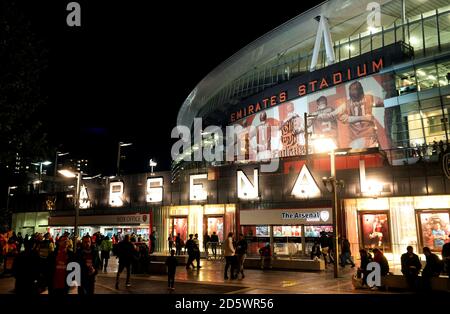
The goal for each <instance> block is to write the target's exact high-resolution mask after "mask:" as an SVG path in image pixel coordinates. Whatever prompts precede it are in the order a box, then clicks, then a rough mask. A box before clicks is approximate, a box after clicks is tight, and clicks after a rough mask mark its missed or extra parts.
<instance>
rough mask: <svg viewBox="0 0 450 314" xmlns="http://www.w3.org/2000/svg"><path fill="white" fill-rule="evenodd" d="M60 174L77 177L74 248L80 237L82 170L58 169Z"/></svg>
mask: <svg viewBox="0 0 450 314" xmlns="http://www.w3.org/2000/svg"><path fill="white" fill-rule="evenodd" d="M58 172H59V173H60V174H62V175H63V176H65V177H66V178H77V190H76V195H75V222H74V226H73V229H74V230H73V233H74V236H75V245H74V249H75V247H76V240H77V238H78V220H79V215H80V200H79V198H80V185H81V172H72V171H70V170H65V169H63V170H59V171H58Z"/></svg>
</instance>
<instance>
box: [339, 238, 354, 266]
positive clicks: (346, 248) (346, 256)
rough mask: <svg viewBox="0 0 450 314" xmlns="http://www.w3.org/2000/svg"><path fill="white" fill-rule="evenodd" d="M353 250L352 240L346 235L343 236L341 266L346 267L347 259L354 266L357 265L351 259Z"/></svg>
mask: <svg viewBox="0 0 450 314" xmlns="http://www.w3.org/2000/svg"><path fill="white" fill-rule="evenodd" d="M351 256H352V252H351V251H350V241H348V239H347V238H346V237H342V252H341V266H342V267H345V264H346V263H347V261H349V262H350V264H351V265H352V268H353V267H355V263H353V260H352V259H351Z"/></svg>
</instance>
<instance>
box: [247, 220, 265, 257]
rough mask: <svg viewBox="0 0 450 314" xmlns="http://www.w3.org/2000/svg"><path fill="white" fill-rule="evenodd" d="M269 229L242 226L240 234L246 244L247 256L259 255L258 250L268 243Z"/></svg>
mask: <svg viewBox="0 0 450 314" xmlns="http://www.w3.org/2000/svg"><path fill="white" fill-rule="evenodd" d="M269 228H270V226H267V225H258V226H242V234H243V235H244V237H245V239H246V240H247V243H248V249H247V254H248V255H259V253H258V251H259V249H260V248H262V247H264V246H266V244H267V243H270V229H269Z"/></svg>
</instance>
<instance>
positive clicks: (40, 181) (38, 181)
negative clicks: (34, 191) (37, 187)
mask: <svg viewBox="0 0 450 314" xmlns="http://www.w3.org/2000/svg"><path fill="white" fill-rule="evenodd" d="M40 183H42V180H34V181H33V184H40Z"/></svg>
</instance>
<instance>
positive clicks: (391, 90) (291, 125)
mask: <svg viewBox="0 0 450 314" xmlns="http://www.w3.org/2000/svg"><path fill="white" fill-rule="evenodd" d="M449 80H450V6H449V3H448V1H445V0H442V1H441V0H431V1H424V0H404V1H402V0H391V1H390V0H387V1H376V2H374V1H352V0H334V1H326V2H324V3H322V4H321V5H318V6H316V7H314V8H313V9H311V10H309V11H307V12H305V13H302V14H300V15H298V16H297V17H295V18H293V19H292V20H290V21H288V22H286V23H284V24H283V25H280V26H279V27H277V28H276V29H274V30H272V31H271V32H269V33H267V34H265V35H264V36H262V37H260V38H259V39H257V40H255V41H254V42H252V43H250V44H249V45H247V46H246V47H244V48H242V49H241V50H240V51H238V52H237V53H235V54H234V55H232V56H231V57H230V58H228V59H227V60H226V61H225V62H223V63H222V64H220V65H218V66H217V67H216V68H215V69H214V70H213V71H212V72H211V73H209V74H208V75H207V76H206V77H205V78H204V79H203V80H202V81H201V82H199V83H198V85H197V86H196V87H195V89H194V90H193V91H192V92H191V93H190V95H189V97H188V98H187V99H186V100H185V102H184V103H183V105H182V107H181V109H180V111H179V113H178V120H177V121H178V124H179V125H185V126H188V127H190V128H191V129H192V130H193V131H194V132H195V127H194V118H202V123H203V125H202V127H203V130H205V128H206V127H207V126H210V125H217V126H219V127H220V128H221V129H222V131H223V133H224V134H225V130H226V127H227V126H233V125H239V126H241V127H242V128H240V129H239V131H238V132H237V137H236V138H237V145H236V147H237V148H236V152H235V155H234V156H235V161H230V160H229V159H226V158H223V160H224V161H220V160H219V161H218V160H214V161H210V162H207V161H189V157H188V158H187V160H186V158H184V157H186V156H187V155H192V156H191V157H192V160H194V158H193V156H194V155H195V153H196V151H198V150H201V148H202V147H203V148H205V147H206V148H207V147H208V146H215V145H216V144H217V141H218V140H220V138H219V137H218V136H217V135H211V133H208V132H203V133H202V139H203V142H202V145H201V146H202V147H200V146H199V145H198V144H195V145H193V146H192V147H191V151H188V152H185V154H184V155H180V156H179V157H178V159H175V160H174V162H173V169H172V180H174V183H175V184H177V182H186V183H187V182H188V180H189V177H190V176H192V175H197V176H198V177H196V178H204V179H203V183H202V185H201V187H202V188H203V189H204V193H205V195H204V197H203V198H204V200H203V201H197V200H195V199H194V198H188V196H187V195H186V202H185V203H184V204H180V205H187V204H189V205H190V206H200V207H199V208H201V207H202V206H203V209H198V210H199V213H200V212H201V211H202V210H203V213H202V214H203V215H206V216H207V215H208V214H207V211H208V210H209V209H208V208H210V207H211V206H214V204H226V206H225V207H224V208H225V211H224V212H225V216H227V215H228V218H229V220H230V222H228V224H226V223H225V226H226V232H225V233H227V232H228V231H234V232H242V233H243V234H244V236H246V237H247V239H248V240H249V242H250V243H251V245H250V248H251V249H250V251H251V253H255V254H256V252H257V250H256V248H258V247H261V246H262V245H263V244H264V243H270V244H271V246H272V248H273V250H274V253H275V254H276V255H277V256H279V257H280V258H281V256H284V257H286V256H288V257H290V258H291V259H294V257H295V256H302V254H304V255H308V253H309V251H310V247H311V245H312V243H313V241H314V237H316V236H318V234H319V233H320V231H329V232H332V231H333V229H334V228H336V227H337V228H338V233H339V235H340V236H346V237H347V238H348V239H349V240H350V242H351V244H352V252H353V253H354V255H355V254H357V252H358V250H359V248H369V249H370V248H374V247H379V248H382V249H383V250H384V252H385V254H386V256H388V258H389V259H390V260H391V262H392V263H394V264H395V263H398V262H399V256H400V253H402V252H404V251H405V250H406V246H408V245H412V246H413V247H414V248H415V249H416V250H419V249H420V248H421V247H423V246H428V247H430V248H431V249H432V250H433V251H436V252H438V253H439V252H440V249H441V248H442V245H443V244H444V243H445V242H446V241H449V238H448V234H449V232H450V223H449V208H450V195H449V191H450V185H449V183H450V181H449V176H448V174H449V170H448V162H447V160H448V158H447V155H446V153H447V152H448V134H449V133H448V128H449V126H450V125H449V120H448V114H449V108H448V107H449V105H450V85H449ZM324 140H326V141H325V142H324ZM330 142H331V144H332V146H334V149H335V150H334V151H333V152H334V153H333V156H331V155H329V154H324V149H326V145H325V144H324V143H330ZM331 157H335V158H333V159H334V160H330V159H332V158H331ZM183 158H184V159H185V160H183ZM274 158H278V161H279V164H278V167H277V169H276V171H273V172H264V171H263V170H262V169H261V166H262V165H263V164H264V163H266V162H267V161H268V159H274ZM202 174H205V175H204V177H202V176H201V175H202ZM333 178H334V179H336V180H335V182H336V184H335V185H334V187H335V189H336V195H334V193H333V192H334V190H333ZM330 179H331V180H330ZM196 180H198V181H197V182H202V179H196ZM246 189H247V190H246ZM330 190H331V192H330ZM202 204H204V205H202ZM334 204H336V206H334ZM205 206H206V207H205ZM227 206H229V207H230V208H231V209H228V207H227ZM334 208H335V209H336V211H335V212H334V211H333V209H334ZM186 211H188V209H186ZM221 212H223V210H222V211H221ZM171 213H172V211H171V210H170V209H169V213H168V215H169V216H170V215H171ZM174 213H175V212H174ZM186 214H187V212H186ZM314 214H317V215H314ZM206 216H205V217H206ZM174 217H175V216H174ZM205 219H206V220H205V221H206V222H204V223H203V229H202V231H203V233H205V232H207V231H210V230H209V229H210V228H209V225H208V221H207V218H205ZM333 220H336V221H333ZM231 221H233V222H231ZM189 223H191V222H189ZM205 229H207V230H205ZM252 250H253V251H252ZM420 251H421V249H420Z"/></svg>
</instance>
